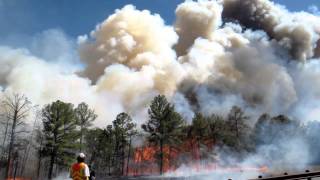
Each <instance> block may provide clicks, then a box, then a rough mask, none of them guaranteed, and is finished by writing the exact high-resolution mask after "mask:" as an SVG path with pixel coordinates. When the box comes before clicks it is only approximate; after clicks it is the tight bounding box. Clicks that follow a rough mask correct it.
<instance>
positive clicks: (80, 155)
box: [78, 153, 86, 158]
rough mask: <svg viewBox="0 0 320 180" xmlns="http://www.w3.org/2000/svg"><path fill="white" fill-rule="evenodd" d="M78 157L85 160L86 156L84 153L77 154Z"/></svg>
mask: <svg viewBox="0 0 320 180" xmlns="http://www.w3.org/2000/svg"><path fill="white" fill-rule="evenodd" d="M78 156H79V157H81V158H85V157H86V155H85V154H84V153H79V155H78Z"/></svg>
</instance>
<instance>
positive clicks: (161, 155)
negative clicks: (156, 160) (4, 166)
mask: <svg viewBox="0 0 320 180" xmlns="http://www.w3.org/2000/svg"><path fill="white" fill-rule="evenodd" d="M162 174H163V140H162V139H161V140H160V175H162Z"/></svg>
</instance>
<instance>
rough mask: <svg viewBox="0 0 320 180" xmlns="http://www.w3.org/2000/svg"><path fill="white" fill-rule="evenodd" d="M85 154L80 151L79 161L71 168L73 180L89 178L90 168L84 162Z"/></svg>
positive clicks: (87, 179)
mask: <svg viewBox="0 0 320 180" xmlns="http://www.w3.org/2000/svg"><path fill="white" fill-rule="evenodd" d="M85 157H86V156H85V155H84V154H83V153H80V154H79V155H78V157H77V161H78V162H77V163H74V164H73V165H72V166H71V169H70V178H72V179H73V180H89V176H90V170H89V167H88V165H87V164H86V163H84V160H85Z"/></svg>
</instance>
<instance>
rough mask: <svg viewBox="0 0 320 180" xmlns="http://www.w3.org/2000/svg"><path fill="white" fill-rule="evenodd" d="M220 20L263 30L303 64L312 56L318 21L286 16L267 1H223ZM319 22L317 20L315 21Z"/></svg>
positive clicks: (299, 16)
mask: <svg viewBox="0 0 320 180" xmlns="http://www.w3.org/2000/svg"><path fill="white" fill-rule="evenodd" d="M223 4H224V11H223V17H224V18H226V19H234V20H236V21H239V22H240V23H241V24H242V25H244V26H246V27H248V28H252V29H261V30H263V31H265V32H266V33H267V34H268V35H269V37H270V38H271V39H275V40H277V41H278V43H279V44H280V45H282V46H283V47H285V48H287V49H288V51H289V52H290V54H291V55H292V57H293V58H295V59H298V60H301V61H305V60H307V59H309V58H311V57H313V56H314V55H315V53H314V49H315V48H316V43H317V40H318V39H319V35H318V34H317V33H316V28H318V27H319V24H318V23H317V21H318V20H319V19H318V18H315V17H313V16H309V15H308V14H305V13H289V12H288V11H287V10H285V9H284V8H283V7H280V6H277V5H275V4H274V3H273V2H270V1H269V0H224V1H223ZM318 22H319V21H318Z"/></svg>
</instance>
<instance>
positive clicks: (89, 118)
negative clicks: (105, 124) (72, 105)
mask: <svg viewBox="0 0 320 180" xmlns="http://www.w3.org/2000/svg"><path fill="white" fill-rule="evenodd" d="M75 115H76V120H77V124H78V126H79V127H80V149H79V150H80V152H81V151H82V148H83V136H84V134H85V133H86V132H87V130H88V128H89V127H90V126H92V122H93V121H94V120H95V119H96V118H97V115H96V114H95V113H94V111H93V110H91V109H90V108H89V107H88V105H87V104H86V103H84V102H82V103H80V104H79V105H78V107H77V108H76V109H75Z"/></svg>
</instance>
